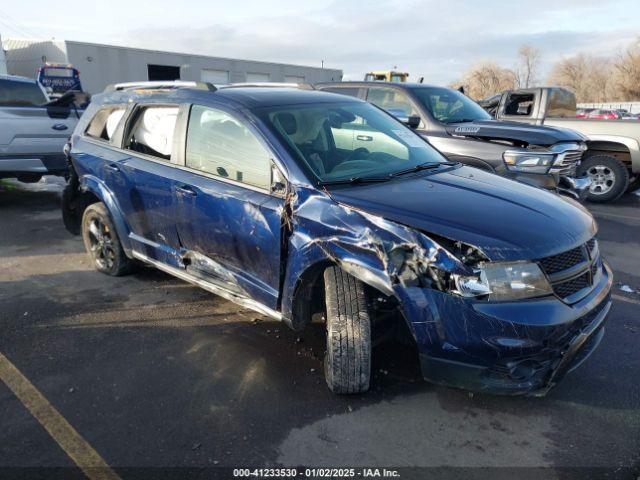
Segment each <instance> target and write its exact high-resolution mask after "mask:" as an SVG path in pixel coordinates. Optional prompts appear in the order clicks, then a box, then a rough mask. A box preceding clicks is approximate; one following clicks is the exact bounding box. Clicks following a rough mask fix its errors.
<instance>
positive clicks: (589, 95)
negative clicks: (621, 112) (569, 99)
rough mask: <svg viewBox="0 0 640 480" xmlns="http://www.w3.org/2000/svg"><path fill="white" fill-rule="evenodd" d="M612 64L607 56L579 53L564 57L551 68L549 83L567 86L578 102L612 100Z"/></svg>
mask: <svg viewBox="0 0 640 480" xmlns="http://www.w3.org/2000/svg"><path fill="white" fill-rule="evenodd" d="M611 79H612V64H611V61H610V60H609V59H608V58H602V57H593V56H590V55H585V54H584V53H580V54H578V55H576V56H573V57H569V58H564V59H562V60H560V61H559V62H557V63H556V64H555V65H554V66H553V68H552V69H551V75H550V76H549V83H551V84H554V85H558V86H561V87H565V88H568V89H569V90H571V91H572V92H573V93H574V94H575V95H576V99H577V100H578V102H604V101H607V100H612V99H613V98H612V97H613V96H614V93H613V86H612V82H611Z"/></svg>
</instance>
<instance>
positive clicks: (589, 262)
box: [538, 237, 600, 299]
mask: <svg viewBox="0 0 640 480" xmlns="http://www.w3.org/2000/svg"><path fill="white" fill-rule="evenodd" d="M538 263H539V264H540V267H541V268H542V270H543V271H544V273H546V274H547V276H548V277H549V281H550V282H551V287H552V288H553V291H554V293H555V294H556V295H558V296H559V297H560V298H563V299H566V298H568V297H571V295H573V294H575V293H577V292H579V291H580V290H583V289H584V288H587V287H590V286H592V285H593V282H594V278H595V277H596V275H597V274H598V269H599V268H600V259H599V258H598V243H597V241H596V239H595V237H594V238H592V239H591V240H589V241H588V242H587V243H585V244H584V245H581V246H579V247H576V248H572V249H571V250H567V251H566V252H562V253H559V254H558V255H553V256H551V257H546V258H543V259H541V260H539V261H538ZM571 269H573V270H571ZM576 270H577V272H576ZM573 272H576V273H577V274H573V275H572V273H573ZM569 275H572V276H571V277H569V278H567V277H568V276H569Z"/></svg>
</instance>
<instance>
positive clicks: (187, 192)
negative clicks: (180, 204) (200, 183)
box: [176, 185, 197, 197]
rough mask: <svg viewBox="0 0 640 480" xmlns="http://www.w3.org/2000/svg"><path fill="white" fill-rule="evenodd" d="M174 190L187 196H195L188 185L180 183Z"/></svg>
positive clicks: (194, 192)
mask: <svg viewBox="0 0 640 480" xmlns="http://www.w3.org/2000/svg"><path fill="white" fill-rule="evenodd" d="M176 192H178V193H179V194H180V195H185V196H187V197H195V196H196V195H197V193H196V191H195V190H194V189H193V188H191V187H190V186H189V185H181V186H179V187H176Z"/></svg>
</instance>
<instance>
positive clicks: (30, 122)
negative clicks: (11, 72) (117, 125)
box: [0, 75, 80, 182]
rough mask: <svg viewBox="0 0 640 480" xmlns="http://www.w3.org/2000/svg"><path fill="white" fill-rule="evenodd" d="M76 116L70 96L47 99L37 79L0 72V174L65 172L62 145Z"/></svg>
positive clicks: (36, 176) (30, 178)
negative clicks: (52, 99) (53, 99)
mask: <svg viewBox="0 0 640 480" xmlns="http://www.w3.org/2000/svg"><path fill="white" fill-rule="evenodd" d="M78 118H80V112H79V111H78V110H77V109H76V108H75V107H74V106H73V105H72V102H70V99H69V97H67V98H61V99H58V100H56V101H53V102H50V101H49V98H48V97H47V94H46V92H45V90H44V89H43V88H42V86H41V85H40V84H39V83H38V82H37V81H36V80H34V79H31V78H25V77H16V76H7V75H0V178H17V179H18V180H20V181H23V182H37V181H38V180H40V178H41V177H42V175H65V174H66V172H67V163H66V159H65V155H64V153H63V151H62V149H63V147H64V145H65V143H66V141H67V139H68V138H69V136H70V135H71V132H73V129H74V128H75V126H76V123H77V122H78Z"/></svg>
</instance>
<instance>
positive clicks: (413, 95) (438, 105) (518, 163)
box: [315, 82, 589, 198]
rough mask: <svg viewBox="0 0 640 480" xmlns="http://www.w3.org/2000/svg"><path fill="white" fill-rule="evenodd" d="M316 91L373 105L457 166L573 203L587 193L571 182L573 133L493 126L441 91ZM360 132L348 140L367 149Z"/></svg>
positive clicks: (579, 140) (419, 87) (579, 143)
mask: <svg viewBox="0 0 640 480" xmlns="http://www.w3.org/2000/svg"><path fill="white" fill-rule="evenodd" d="M315 87H316V88H317V89H318V90H325V91H330V92H334V93H341V94H344V95H350V96H352V97H357V98H361V99H363V100H367V101H368V102H370V103H373V104H374V105H376V106H378V107H380V108H382V109H383V110H386V111H387V112H389V113H391V114H392V115H394V116H395V117H396V118H398V119H399V120H401V121H402V122H404V123H405V124H407V125H408V126H410V127H411V128H413V129H415V130H416V131H417V133H419V134H420V135H421V136H422V137H423V138H425V139H426V140H427V141H428V142H429V143H430V144H431V145H433V146H434V147H436V148H437V149H438V150H440V151H441V152H442V153H444V154H445V155H446V156H447V157H449V158H451V159H454V160H456V161H460V162H462V163H464V164H467V165H471V166H473V167H477V168H481V169H483V170H488V171H490V172H493V173H497V174H499V175H502V176H504V177H507V178H511V179H513V180H519V181H521V182H524V183H528V184H530V185H534V186H537V187H542V188H545V189H548V190H552V191H557V192H559V193H563V194H566V195H569V196H571V197H573V198H582V197H584V195H585V194H586V191H587V188H588V186H589V180H588V179H587V178H586V177H584V178H577V177H576V169H577V167H578V165H579V164H580V160H581V158H582V154H583V152H584V151H585V150H586V145H585V142H584V141H585V138H584V137H583V136H582V135H580V134H579V133H576V132H574V131H571V130H568V129H563V128H555V127H546V126H525V125H522V124H521V123H517V122H502V121H497V120H495V119H494V118H492V117H491V116H490V115H489V114H488V113H487V112H486V111H484V110H483V109H482V108H481V107H480V106H479V105H478V104H477V103H475V102H474V101H473V100H471V99H470V98H469V97H467V96H465V95H464V94H463V93H461V92H459V91H457V90H454V89H451V88H446V87H438V86H430V85H423V84H412V83H402V84H398V83H384V82H377V83H375V84H372V83H371V82H341V83H323V84H318V85H316V86H315ZM361 127H362V128H363V129H364V130H366V127H365V126H361ZM364 130H363V131H358V132H355V133H354V140H353V141H354V142H356V143H358V146H359V147H361V148H365V149H366V148H367V145H368V142H369V141H370V140H369V138H371V136H370V135H368V134H367V132H366V131H364Z"/></svg>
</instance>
